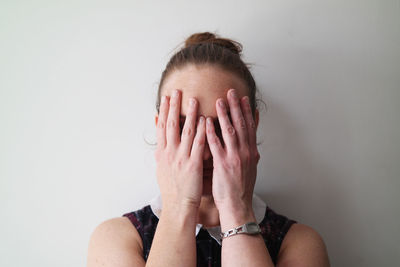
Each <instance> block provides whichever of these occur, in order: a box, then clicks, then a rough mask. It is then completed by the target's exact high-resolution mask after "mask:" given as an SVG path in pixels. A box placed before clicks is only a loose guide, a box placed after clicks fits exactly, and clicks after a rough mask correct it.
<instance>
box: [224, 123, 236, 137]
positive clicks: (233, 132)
mask: <svg viewBox="0 0 400 267" xmlns="http://www.w3.org/2000/svg"><path fill="white" fill-rule="evenodd" d="M225 131H226V133H228V134H229V135H234V134H235V128H233V126H232V125H230V126H228V127H227V128H226V129H225Z"/></svg>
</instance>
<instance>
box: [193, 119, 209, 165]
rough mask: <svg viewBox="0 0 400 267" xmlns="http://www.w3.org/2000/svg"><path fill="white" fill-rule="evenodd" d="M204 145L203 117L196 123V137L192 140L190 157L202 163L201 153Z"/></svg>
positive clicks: (204, 129) (204, 124) (204, 125)
mask: <svg viewBox="0 0 400 267" xmlns="http://www.w3.org/2000/svg"><path fill="white" fill-rule="evenodd" d="M205 143H206V122H205V119H204V117H203V116H200V118H199V119H198V121H197V130H196V136H195V137H194V140H193V146H192V147H191V149H192V151H191V153H190V157H193V158H195V159H198V160H199V161H201V162H203V153H204V147H205Z"/></svg>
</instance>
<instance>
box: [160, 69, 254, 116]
mask: <svg viewBox="0 0 400 267" xmlns="http://www.w3.org/2000/svg"><path fill="white" fill-rule="evenodd" d="M231 88H234V89H236V90H237V93H238V94H239V97H242V96H245V95H247V94H248V89H247V87H246V85H245V83H244V82H243V80H242V79H241V78H239V77H238V76H237V75H235V74H233V73H232V72H229V71H226V70H224V69H222V68H220V67H218V66H214V65H200V66H199V65H193V64H190V65H187V66H185V67H183V68H182V69H177V70H174V71H173V72H171V73H170V74H169V75H168V76H167V78H166V80H165V81H164V84H163V88H162V91H161V93H162V95H167V96H171V94H172V92H173V90H174V89H179V90H181V92H182V104H181V115H183V116H185V115H186V110H187V107H188V100H189V98H191V97H194V98H196V99H197V100H198V102H199V109H198V115H203V116H211V117H214V118H215V117H217V115H216V114H217V112H216V110H215V102H216V100H217V99H218V98H224V99H225V100H226V93H227V92H228V90H229V89H231Z"/></svg>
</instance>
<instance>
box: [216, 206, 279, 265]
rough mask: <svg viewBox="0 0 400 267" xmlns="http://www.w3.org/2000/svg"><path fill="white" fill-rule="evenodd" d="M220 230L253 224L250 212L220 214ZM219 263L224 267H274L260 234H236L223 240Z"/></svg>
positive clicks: (252, 216) (251, 212) (253, 218)
mask: <svg viewBox="0 0 400 267" xmlns="http://www.w3.org/2000/svg"><path fill="white" fill-rule="evenodd" d="M220 221H221V230H222V231H223V232H225V231H227V230H229V229H232V228H235V227H237V226H239V225H242V224H245V223H247V222H255V221H256V219H255V216H254V213H253V211H252V210H250V211H244V212H237V211H234V212H226V213H222V214H220ZM221 263H222V266H223V267H224V266H225V267H227V266H229V267H235V266H249V267H250V266H251V267H253V266H254V267H269V266H274V265H273V262H272V259H271V257H270V255H269V252H268V249H267V247H266V245H265V243H264V239H263V238H262V236H261V234H257V235H247V234H237V235H234V236H230V237H227V238H224V239H223V241H222V251H221Z"/></svg>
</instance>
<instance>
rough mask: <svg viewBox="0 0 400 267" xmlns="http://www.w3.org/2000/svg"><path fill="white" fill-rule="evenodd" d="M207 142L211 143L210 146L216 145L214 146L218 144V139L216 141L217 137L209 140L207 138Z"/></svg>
mask: <svg viewBox="0 0 400 267" xmlns="http://www.w3.org/2000/svg"><path fill="white" fill-rule="evenodd" d="M209 142H210V143H211V144H213V145H216V144H218V143H219V139H218V137H217V136H215V135H214V136H211V137H210V138H209Z"/></svg>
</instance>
